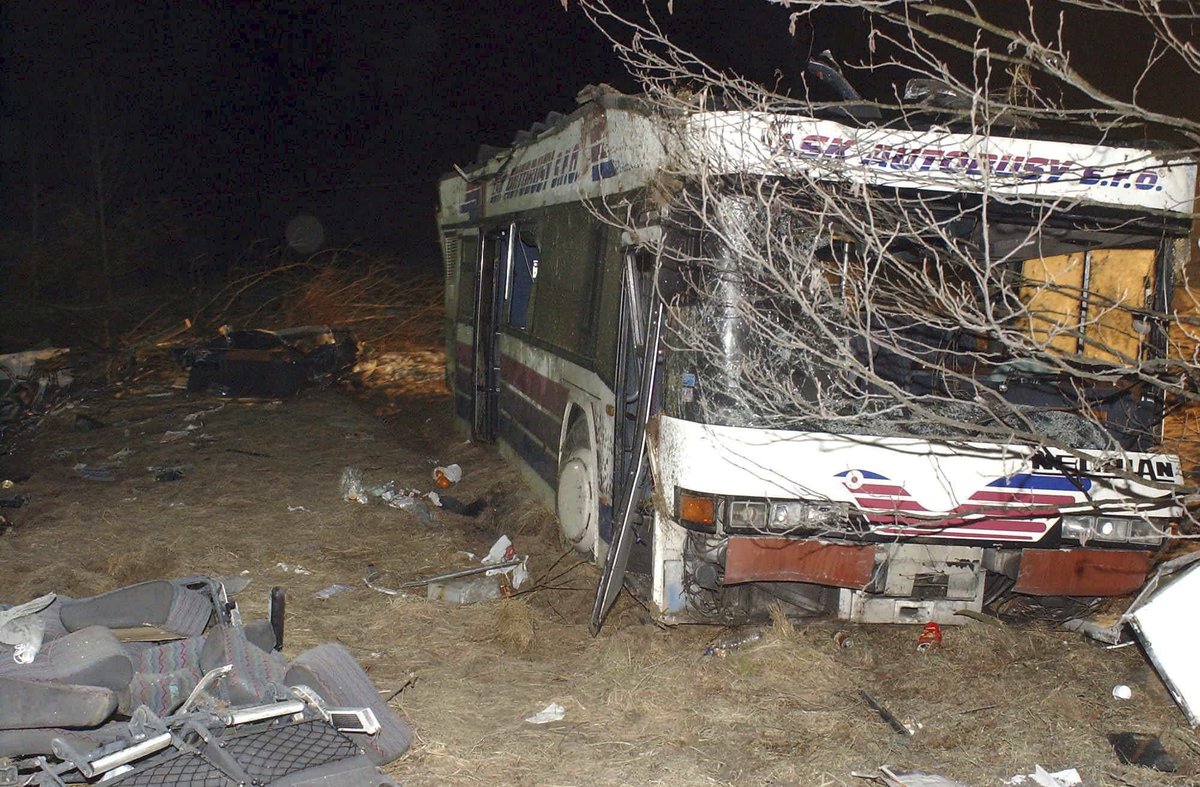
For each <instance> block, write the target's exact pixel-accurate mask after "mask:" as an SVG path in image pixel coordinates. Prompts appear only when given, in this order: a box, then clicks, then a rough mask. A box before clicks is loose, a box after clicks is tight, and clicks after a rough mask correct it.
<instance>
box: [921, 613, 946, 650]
mask: <svg viewBox="0 0 1200 787" xmlns="http://www.w3.org/2000/svg"><path fill="white" fill-rule="evenodd" d="M941 646H942V627H941V626H939V625H938V624H937V623H935V622H933V621H932V620H931V621H929V622H928V623H926V624H925V628H923V629H921V635H920V636H919V637H917V652H918V653H924V652H926V651H927V650H930V649H931V648H940V647H941Z"/></svg>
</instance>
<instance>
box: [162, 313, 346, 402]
mask: <svg viewBox="0 0 1200 787" xmlns="http://www.w3.org/2000/svg"><path fill="white" fill-rule="evenodd" d="M358 351H359V345H358V340H357V339H355V338H354V334H353V333H351V332H350V330H348V329H345V328H336V327H329V326H323V325H307V326H303V327H299V328H288V329H285V330H280V331H268V330H259V329H254V330H236V329H233V328H230V327H229V326H225V327H223V328H221V330H220V331H219V336H217V337H216V338H214V339H213V340H212V341H210V342H208V343H207V344H203V345H193V346H191V347H187V348H183V349H176V350H173V351H172V352H171V357H172V358H173V359H174V360H175V361H176V362H177V363H178V364H179V365H180V366H182V367H183V368H184V369H187V370H188V390H189V391H193V392H198V391H204V392H207V393H211V394H216V395H218V396H252V397H266V398H287V397H290V396H294V395H295V394H296V393H297V392H299V391H300V389H301V388H304V387H306V386H310V385H328V384H330V383H333V382H335V381H337V380H339V379H341V378H342V377H343V376H345V375H346V374H347V373H349V371H350V370H351V369H352V368H353V367H354V363H355V360H356V359H357V357H358Z"/></svg>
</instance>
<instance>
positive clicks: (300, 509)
mask: <svg viewBox="0 0 1200 787" xmlns="http://www.w3.org/2000/svg"><path fill="white" fill-rule="evenodd" d="M288 512H289V513H292V514H295V513H297V512H303V513H305V514H311V513H312V509H311V508H309V507H308V506H288Z"/></svg>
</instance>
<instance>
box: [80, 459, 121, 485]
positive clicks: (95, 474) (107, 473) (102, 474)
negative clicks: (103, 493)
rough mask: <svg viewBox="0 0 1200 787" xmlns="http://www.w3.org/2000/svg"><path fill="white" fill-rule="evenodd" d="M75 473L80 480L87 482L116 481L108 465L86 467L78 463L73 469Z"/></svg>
mask: <svg viewBox="0 0 1200 787" xmlns="http://www.w3.org/2000/svg"><path fill="white" fill-rule="evenodd" d="M73 469H74V470H75V473H76V474H77V475H79V477H80V478H86V479H87V480H88V481H116V480H117V477H116V475H115V474H113V471H112V468H110V467H109V466H108V465H94V466H93V465H87V464H84V463H83V462H79V463H78V464H76V465H75V467H74V468H73Z"/></svg>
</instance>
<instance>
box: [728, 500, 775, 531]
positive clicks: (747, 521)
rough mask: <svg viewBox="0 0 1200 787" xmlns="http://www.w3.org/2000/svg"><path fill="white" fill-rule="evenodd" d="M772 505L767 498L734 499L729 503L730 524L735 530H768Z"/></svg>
mask: <svg viewBox="0 0 1200 787" xmlns="http://www.w3.org/2000/svg"><path fill="white" fill-rule="evenodd" d="M770 515H771V507H770V505H769V504H768V503H767V502H766V501H765V500H734V501H733V502H732V503H730V505H729V526H730V527H731V528H732V529H734V530H766V529H767V521H768V519H769V518H770Z"/></svg>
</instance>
